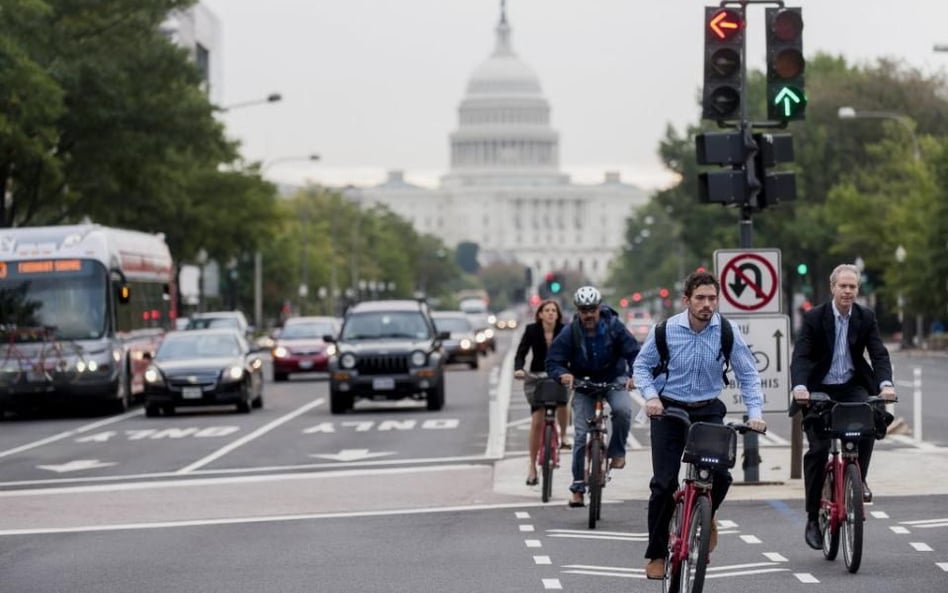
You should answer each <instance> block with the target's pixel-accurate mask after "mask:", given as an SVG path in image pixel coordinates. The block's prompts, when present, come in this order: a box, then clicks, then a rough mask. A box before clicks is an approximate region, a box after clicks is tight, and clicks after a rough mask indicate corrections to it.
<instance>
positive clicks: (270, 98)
mask: <svg viewBox="0 0 948 593" xmlns="http://www.w3.org/2000/svg"><path fill="white" fill-rule="evenodd" d="M282 100H283V95H281V94H280V93H270V94H269V95H267V96H266V97H264V98H263V99H252V100H250V101H241V102H240V103H233V104H231V105H225V106H222V107H218V108H217V109H218V110H219V111H222V112H227V111H233V110H234V109H240V108H241V107H252V106H254V105H264V104H266V103H278V102H280V101H282Z"/></svg>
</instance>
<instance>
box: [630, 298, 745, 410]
mask: <svg viewBox="0 0 948 593" xmlns="http://www.w3.org/2000/svg"><path fill="white" fill-rule="evenodd" d="M731 325H732V326H734V324H733V323H732V324H731ZM665 338H666V341H667V342H668V353H669V360H668V379H667V380H666V378H665V373H662V374H660V375H659V376H657V377H654V378H653V377H652V368H653V367H655V366H657V365H658V363H659V355H658V348H657V347H656V345H655V328H654V327H652V330H651V331H650V332H649V334H648V338H646V339H645V344H644V345H643V346H642V350H641V351H640V352H639V355H638V356H637V357H636V359H635V364H634V365H633V376H634V377H635V386H636V388H637V389H638V390H639V393H641V394H642V397H644V398H645V399H647V400H648V399H652V398H655V397H658V393H659V391H661V392H662V396H667V397H670V398H672V399H676V400H678V401H683V402H700V401H706V400H709V399H714V398H716V397H718V395H720V393H721V390H722V389H723V388H724V383H723V382H722V380H721V371H722V369H723V365H724V358H723V356H720V353H721V316H720V315H718V314H717V313H715V314H714V316H713V317H712V318H711V322H710V323H708V325H707V326H706V327H705V328H704V329H703V330H702V331H701V332H700V333H695V332H694V330H692V329H691V326H690V325H689V324H688V312H687V311H683V312H681V313H678V314H677V315H674V316H672V317H670V318H669V319H668V323H667V324H666V329H665ZM731 368H732V369H733V370H734V377H735V379H737V382H738V384H739V386H740V391H741V399H742V400H743V401H744V405H745V406H746V407H747V416H748V417H749V418H751V419H760V418H761V408H762V406H763V401H764V397H763V393H762V392H761V389H760V376H759V375H758V374H757V365H756V363H755V362H754V356H753V354H751V351H750V348H748V347H747V344H746V343H745V342H744V338H743V336H742V335H741V330H740V329H739V328H738V327H736V326H734V347H733V348H732V349H731Z"/></svg>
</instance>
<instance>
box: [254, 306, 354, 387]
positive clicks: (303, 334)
mask: <svg viewBox="0 0 948 593" xmlns="http://www.w3.org/2000/svg"><path fill="white" fill-rule="evenodd" d="M338 333H339V323H338V322H337V321H336V318H335V317H290V318H289V319H287V320H286V321H285V322H284V323H283V329H281V330H280V331H279V332H278V333H277V334H276V337H275V338H274V341H273V349H272V350H271V351H270V352H271V354H272V356H273V380H274V381H286V380H287V379H288V378H289V375H290V373H314V372H316V373H325V372H326V371H328V370H329V357H330V356H332V353H333V352H334V351H335V346H333V345H332V344H329V343H327V342H325V341H324V340H323V337H324V336H336V335H337V334H338Z"/></svg>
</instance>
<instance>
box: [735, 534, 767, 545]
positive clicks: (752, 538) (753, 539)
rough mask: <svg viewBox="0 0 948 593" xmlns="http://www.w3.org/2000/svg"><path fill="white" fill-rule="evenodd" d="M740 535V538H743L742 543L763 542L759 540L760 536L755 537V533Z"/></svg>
mask: <svg viewBox="0 0 948 593" xmlns="http://www.w3.org/2000/svg"><path fill="white" fill-rule="evenodd" d="M740 537H741V539H742V540H744V543H746V544H762V543H763V542H762V541H760V538H759V537H757V536H756V535H742V536H740Z"/></svg>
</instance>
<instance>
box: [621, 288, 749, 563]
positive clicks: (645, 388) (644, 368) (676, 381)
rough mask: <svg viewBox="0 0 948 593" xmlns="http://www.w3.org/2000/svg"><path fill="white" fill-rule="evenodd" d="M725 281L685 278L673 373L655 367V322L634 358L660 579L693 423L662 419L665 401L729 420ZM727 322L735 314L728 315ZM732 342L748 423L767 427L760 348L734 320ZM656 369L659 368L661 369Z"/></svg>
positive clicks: (671, 336) (669, 328) (722, 487)
mask: <svg viewBox="0 0 948 593" xmlns="http://www.w3.org/2000/svg"><path fill="white" fill-rule="evenodd" d="M720 292H721V287H720V285H719V284H718V281H717V279H716V278H715V277H714V275H713V274H711V273H709V272H695V273H693V274H691V275H689V276H688V278H686V279H685V285H684V293H685V294H684V297H683V298H682V303H683V304H684V306H685V311H682V312H681V313H678V314H677V315H673V316H672V317H670V318H669V319H668V321H667V324H666V342H667V344H668V353H669V356H668V367H667V373H666V372H665V371H664V370H662V372H660V373H659V372H657V370H656V371H655V373H653V370H655V369H656V367H658V366H659V362H660V358H661V357H660V355H659V351H658V348H657V347H656V343H655V328H654V327H653V328H652V330H651V331H650V332H649V335H648V338H646V339H645V344H644V345H643V346H642V350H641V352H639V355H638V357H636V359H635V364H634V365H633V378H634V379H635V385H636V387H637V388H638V389H639V392H640V393H641V394H642V397H643V398H645V413H646V415H648V416H649V417H650V418H652V423H651V445H652V479H651V482H650V483H649V488H650V489H651V495H650V497H649V501H648V547H647V548H646V550H645V558H646V560H647V562H646V565H645V576H647V577H648V578H650V579H661V578H663V577H664V575H665V554H666V551H667V548H668V523H669V521H671V515H672V512H673V510H674V508H673V502H672V496H673V494H674V492H675V489H676V488H677V486H678V470H679V469H680V466H681V456H682V453H683V452H684V450H685V439H686V438H687V429H686V428H685V427H684V425H683V424H681V423H680V422H662V421H661V415H662V413H663V412H664V410H665V406H674V407H677V408H681V409H684V410H685V411H686V412H688V416H689V417H690V418H691V421H692V422H713V423H716V424H723V423H724V416H725V415H726V414H727V408H726V406H725V405H724V402H723V401H721V400H720V399H718V395H720V393H721V389H723V387H724V377H723V375H724V367H725V364H724V361H725V359H726V357H725V355H724V352H722V346H721V322H722V318H721V316H720V315H719V314H716V313H715V310H716V309H717V305H718V296H719V295H720ZM724 321H725V322H726V323H731V322H730V321H727V320H724ZM731 327H732V330H733V334H734V343H733V346H732V348H731V354H730V360H731V365H732V366H733V368H734V374H735V377H736V379H737V382H738V384H739V386H740V392H741V399H742V400H743V402H744V405H745V406H746V407H747V416H748V424H750V426H751V427H752V428H753V429H754V430H758V431H763V430H765V429H766V428H767V424H766V423H765V422H764V421H763V419H762V415H761V412H762V406H763V394H762V392H761V388H760V376H759V375H758V374H757V366H756V364H755V363H754V355H753V354H752V353H751V351H750V348H748V347H747V344H746V343H744V339H743V338H742V337H741V332H740V330H739V329H738V328H737V326H735V325H734V324H733V323H732V324H731ZM656 373H657V374H656ZM730 485H731V475H730V472H728V471H727V470H722V471H720V472H717V473H716V474H715V475H714V479H713V485H712V488H711V509H712V513H714V512H716V511H717V509H718V507H720V506H721V502H722V501H723V500H724V497H725V495H727V491H728V488H729V487H730ZM717 536H718V531H717V523H716V522H715V521H714V520H713V519H712V522H711V545H710V549H711V550H713V549H714V547H715V546H716V545H717V539H718V538H717Z"/></svg>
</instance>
